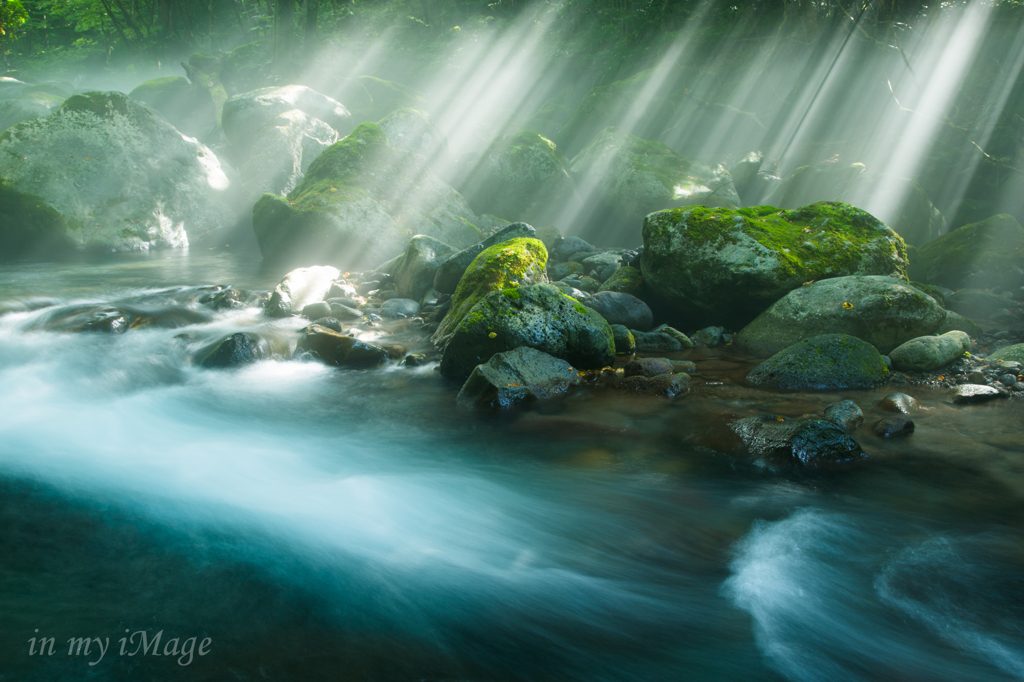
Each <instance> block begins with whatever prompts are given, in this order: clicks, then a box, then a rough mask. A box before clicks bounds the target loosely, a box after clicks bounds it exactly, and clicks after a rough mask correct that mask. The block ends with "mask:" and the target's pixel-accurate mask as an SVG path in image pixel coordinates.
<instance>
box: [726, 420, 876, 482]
mask: <svg viewBox="0 0 1024 682" xmlns="http://www.w3.org/2000/svg"><path fill="white" fill-rule="evenodd" d="M730 427H731V428H732V431H733V432H734V433H735V434H736V435H737V436H739V437H740V439H741V440H742V441H743V444H744V445H745V446H746V448H747V450H748V452H749V454H750V455H752V456H753V457H754V458H755V459H758V460H761V461H764V462H766V463H767V464H769V465H774V466H781V467H788V466H798V467H806V468H809V469H830V468H833V467H837V466H842V465H848V464H851V463H854V462H857V461H860V460H862V459H864V452H863V450H861V447H860V445H859V444H858V443H857V441H855V440H854V439H853V438H851V437H850V436H848V435H847V433H846V431H845V430H843V428H842V427H840V426H838V425H837V424H834V423H833V422H831V421H826V420H822V419H812V420H805V421H797V420H792V419H786V418H784V417H779V416H776V415H771V414H765V415H756V416H753V417H746V418H744V419H739V420H737V421H735V422H733V423H732V424H731V425H730Z"/></svg>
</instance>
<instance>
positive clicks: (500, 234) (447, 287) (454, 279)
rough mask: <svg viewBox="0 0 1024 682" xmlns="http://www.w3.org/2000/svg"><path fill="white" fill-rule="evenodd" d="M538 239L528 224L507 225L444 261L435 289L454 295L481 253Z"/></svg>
mask: <svg viewBox="0 0 1024 682" xmlns="http://www.w3.org/2000/svg"><path fill="white" fill-rule="evenodd" d="M536 237H537V233H536V232H535V231H534V229H533V227H532V226H531V225H527V224H526V223H511V224H509V225H506V226H505V227H503V228H501V229H500V230H498V231H497V232H495V233H494V234H492V235H491V236H490V237H488V238H487V239H485V240H483V241H482V242H478V243H476V244H473V245H471V246H467V247H466V248H464V249H463V250H462V251H459V252H458V253H456V254H453V255H451V256H449V257H448V258H446V259H445V260H444V261H442V263H441V265H440V266H439V267H438V269H437V272H436V273H435V275H434V282H433V284H434V288H435V289H437V290H438V291H440V292H441V293H442V294H454V293H455V289H457V288H458V286H459V280H461V279H462V276H463V275H464V274H466V268H468V267H469V264H470V263H472V262H473V259H474V258H476V257H477V256H478V255H480V252H481V251H483V250H484V249H489V248H491V247H492V246H494V245H496V244H501V243H502V242H507V241H508V240H510V239H528V238H529V239H536ZM559 279H561V278H559Z"/></svg>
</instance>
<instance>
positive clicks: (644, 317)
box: [583, 291, 654, 331]
mask: <svg viewBox="0 0 1024 682" xmlns="http://www.w3.org/2000/svg"><path fill="white" fill-rule="evenodd" d="M583 305H585V306H587V307H588V308H593V309H594V310H596V311H597V312H598V313H600V315H601V317H603V318H604V319H606V320H608V324H621V325H623V326H626V327H629V328H630V329H638V330H640V331H647V330H648V329H650V328H651V327H652V326H653V325H654V313H652V312H651V309H650V307H648V305H647V304H646V303H644V302H643V301H641V300H640V299H639V298H637V297H636V296H631V295H630V294H620V293H618V292H615V291H603V292H601V291H599V292H597V293H596V294H594V295H593V296H589V297H587V299H586V300H585V301H583Z"/></svg>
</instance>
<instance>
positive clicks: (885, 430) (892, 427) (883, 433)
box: [874, 417, 914, 438]
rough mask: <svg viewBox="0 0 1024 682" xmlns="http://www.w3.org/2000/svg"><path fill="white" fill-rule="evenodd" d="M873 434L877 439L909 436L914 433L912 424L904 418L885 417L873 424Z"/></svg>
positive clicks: (911, 421)
mask: <svg viewBox="0 0 1024 682" xmlns="http://www.w3.org/2000/svg"><path fill="white" fill-rule="evenodd" d="M874 432H875V435H876V436H878V437H879V438H896V437H898V436H909V435H910V434H912V433H913V432H914V422H913V420H910V419H907V418H906V417H886V418H885V419H879V420H878V421H877V422H875V426H874Z"/></svg>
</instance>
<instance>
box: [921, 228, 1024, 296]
mask: <svg viewBox="0 0 1024 682" xmlns="http://www.w3.org/2000/svg"><path fill="white" fill-rule="evenodd" d="M917 256H918V257H917V260H916V262H915V264H914V267H915V270H916V271H918V272H919V273H920V276H921V277H923V280H924V281H925V282H927V283H929V284H939V285H942V286H944V287H949V288H950V289H997V290H1001V289H1012V288H1015V287H1019V286H1021V284H1024V273H1022V272H1021V269H1020V265H1021V263H1024V228H1021V226H1020V224H1019V223H1018V222H1017V221H1016V220H1015V219H1014V218H1013V216H1011V215H1008V214H1005V213H1004V214H1000V215H995V216H992V217H991V218H988V219H987V220H982V221H980V222H976V223H971V224H968V225H964V226H963V227H960V228H957V229H955V230H953V231H952V232H949V233H948V234H945V235H943V236H941V237H939V238H938V239H936V240H934V241H931V242H929V243H927V244H925V245H924V246H922V247H921V248H920V249H918V254H917ZM951 303H952V304H951ZM956 305H957V302H956V300H954V301H952V302H949V301H947V307H949V308H951V309H953V310H956V311H957V312H959V313H962V314H964V315H977V314H978V313H977V312H972V311H971V310H970V309H969V308H967V309H966V311H965V310H963V309H960V308H958V307H955V306H956Z"/></svg>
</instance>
